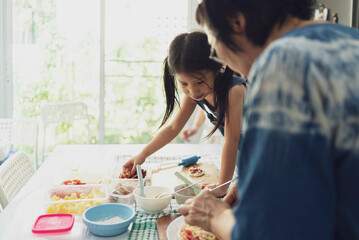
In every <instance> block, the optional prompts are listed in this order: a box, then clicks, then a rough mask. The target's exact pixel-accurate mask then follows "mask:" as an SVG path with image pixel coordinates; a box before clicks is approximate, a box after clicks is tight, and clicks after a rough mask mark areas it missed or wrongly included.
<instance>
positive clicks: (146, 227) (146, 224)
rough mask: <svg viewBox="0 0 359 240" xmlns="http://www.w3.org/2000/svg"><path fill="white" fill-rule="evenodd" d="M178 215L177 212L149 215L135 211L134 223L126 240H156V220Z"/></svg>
mask: <svg viewBox="0 0 359 240" xmlns="http://www.w3.org/2000/svg"><path fill="white" fill-rule="evenodd" d="M173 214H178V210H167V211H162V212H160V213H157V214H149V213H145V212H143V211H141V210H140V211H136V217H135V221H134V222H133V224H132V229H131V232H130V235H129V237H128V239H130V240H131V239H134V240H137V239H149V240H157V239H158V238H157V224H156V223H157V219H158V218H159V217H162V216H166V215H173Z"/></svg>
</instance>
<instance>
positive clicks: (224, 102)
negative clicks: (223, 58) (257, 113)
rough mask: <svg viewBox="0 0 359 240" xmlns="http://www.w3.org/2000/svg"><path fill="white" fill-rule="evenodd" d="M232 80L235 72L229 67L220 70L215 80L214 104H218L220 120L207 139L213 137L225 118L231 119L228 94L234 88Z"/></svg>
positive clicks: (218, 119)
mask: <svg viewBox="0 0 359 240" xmlns="http://www.w3.org/2000/svg"><path fill="white" fill-rule="evenodd" d="M223 70H224V71H223ZM232 79H233V71H232V69H230V68H229V67H226V68H225V69H223V68H222V69H221V70H220V72H219V73H218V75H217V77H216V79H215V80H214V102H215V103H216V108H217V109H218V118H217V123H216V125H215V126H214V127H213V129H212V130H211V132H210V133H209V134H208V135H207V136H206V138H208V137H210V136H212V135H213V133H214V132H215V131H216V130H217V129H218V127H219V126H220V125H221V123H222V122H223V121H224V118H225V116H227V117H228V119H229V111H228V93H229V90H230V89H231V86H232Z"/></svg>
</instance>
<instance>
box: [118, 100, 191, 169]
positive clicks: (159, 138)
mask: <svg viewBox="0 0 359 240" xmlns="http://www.w3.org/2000/svg"><path fill="white" fill-rule="evenodd" d="M195 107H196V103H195V102H194V101H193V100H192V99H191V98H189V97H187V96H184V98H183V101H182V103H181V107H180V108H179V110H178V112H177V113H176V115H175V116H174V118H173V120H172V121H171V122H170V123H169V124H168V125H167V126H166V127H164V128H163V129H162V130H161V131H160V132H159V133H158V134H156V136H155V137H154V138H153V139H152V140H151V141H150V142H149V143H148V144H147V145H146V146H145V147H144V148H143V149H142V151H141V152H140V153H139V154H137V155H136V156H135V157H133V158H132V159H130V160H128V161H127V162H126V163H125V164H124V166H123V168H124V169H128V168H130V169H131V173H134V172H135V171H136V165H137V164H142V163H143V162H144V161H145V160H146V158H147V157H149V156H150V155H152V154H153V153H155V152H156V151H158V150H159V149H161V148H162V147H164V146H165V145H166V144H168V143H169V142H171V141H172V140H173V139H174V138H175V137H176V136H177V135H178V134H179V132H180V131H181V130H182V128H183V127H184V125H185V124H186V123H187V121H188V119H189V118H190V116H191V115H192V113H193V111H194V109H195Z"/></svg>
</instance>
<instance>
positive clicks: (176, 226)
mask: <svg viewBox="0 0 359 240" xmlns="http://www.w3.org/2000/svg"><path fill="white" fill-rule="evenodd" d="M182 223H184V216H180V217H178V218H176V219H175V220H173V221H172V222H171V223H170V224H169V225H168V227H167V231H166V235H167V239H168V240H177V236H178V232H179V230H180V228H181V225H182Z"/></svg>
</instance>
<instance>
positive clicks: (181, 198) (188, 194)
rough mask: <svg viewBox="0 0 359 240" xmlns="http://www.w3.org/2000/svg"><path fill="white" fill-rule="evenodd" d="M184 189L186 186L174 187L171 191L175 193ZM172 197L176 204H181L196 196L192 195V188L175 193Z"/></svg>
mask: <svg viewBox="0 0 359 240" xmlns="http://www.w3.org/2000/svg"><path fill="white" fill-rule="evenodd" d="M184 187H187V184H181V185H177V186H176V187H174V189H173V191H174V192H176V191H178V190H180V189H181V188H184ZM174 196H175V199H176V202H177V203H178V204H183V203H184V202H185V201H186V200H187V199H190V198H194V197H195V196H196V194H195V193H194V190H193V188H191V187H189V188H186V189H184V190H183V191H180V192H179V193H175V194H174Z"/></svg>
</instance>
